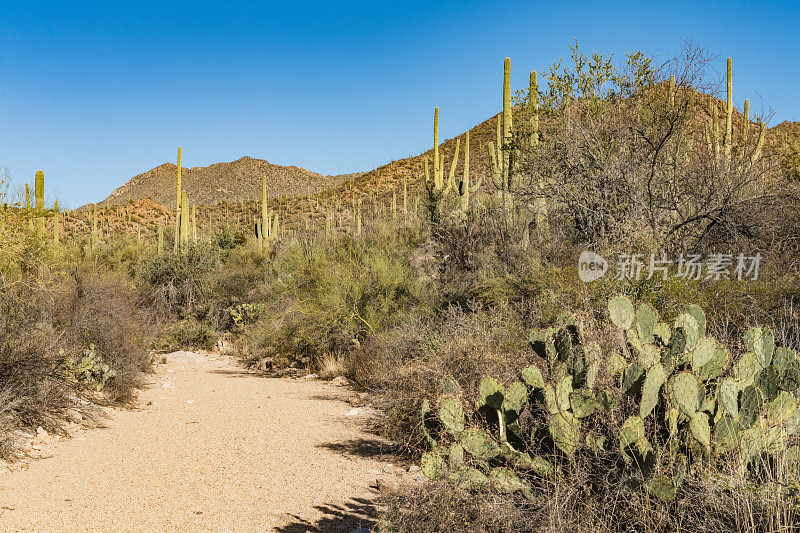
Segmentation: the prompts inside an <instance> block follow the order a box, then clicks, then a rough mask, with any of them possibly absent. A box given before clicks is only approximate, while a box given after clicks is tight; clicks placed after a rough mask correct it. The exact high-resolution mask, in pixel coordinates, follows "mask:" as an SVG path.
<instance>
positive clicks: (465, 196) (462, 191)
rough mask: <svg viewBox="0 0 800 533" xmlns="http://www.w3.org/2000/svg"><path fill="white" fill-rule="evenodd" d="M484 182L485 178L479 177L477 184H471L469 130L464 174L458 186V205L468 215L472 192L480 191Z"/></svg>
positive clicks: (465, 150) (466, 138) (465, 143)
mask: <svg viewBox="0 0 800 533" xmlns="http://www.w3.org/2000/svg"><path fill="white" fill-rule="evenodd" d="M482 182H483V178H482V177H479V178H478V182H477V183H476V184H475V185H470V184H469V132H467V133H466V134H465V136H464V174H463V176H462V177H461V183H460V184H459V186H458V195H459V205H458V206H459V208H460V209H461V213H463V214H465V215H466V214H467V213H468V212H469V207H470V204H469V195H470V193H476V192H478V189H480V188H481V183H482Z"/></svg>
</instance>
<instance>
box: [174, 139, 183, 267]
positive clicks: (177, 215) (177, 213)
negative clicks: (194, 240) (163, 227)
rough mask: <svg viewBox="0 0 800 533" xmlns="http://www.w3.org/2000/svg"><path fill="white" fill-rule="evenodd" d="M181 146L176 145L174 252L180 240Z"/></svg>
mask: <svg viewBox="0 0 800 533" xmlns="http://www.w3.org/2000/svg"><path fill="white" fill-rule="evenodd" d="M181 218H182V217H181V147H180V146H178V191H177V194H176V196H175V253H178V247H179V246H180V244H181V242H182V240H183V239H182V238H181Z"/></svg>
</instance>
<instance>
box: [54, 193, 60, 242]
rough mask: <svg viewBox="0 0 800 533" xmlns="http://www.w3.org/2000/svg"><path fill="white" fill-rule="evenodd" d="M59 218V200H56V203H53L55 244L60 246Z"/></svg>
mask: <svg viewBox="0 0 800 533" xmlns="http://www.w3.org/2000/svg"><path fill="white" fill-rule="evenodd" d="M58 218H59V213H58V200H56V202H55V204H54V205H53V244H55V245H56V246H58V245H59V243H60V242H61V229H60V228H59V227H58V224H59V220H58Z"/></svg>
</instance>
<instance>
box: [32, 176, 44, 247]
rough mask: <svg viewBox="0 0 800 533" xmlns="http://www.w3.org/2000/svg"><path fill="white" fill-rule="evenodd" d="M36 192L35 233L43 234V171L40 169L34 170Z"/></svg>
mask: <svg viewBox="0 0 800 533" xmlns="http://www.w3.org/2000/svg"><path fill="white" fill-rule="evenodd" d="M34 187H35V188H34V192H35V193H36V207H35V216H36V233H37V234H39V235H43V234H44V172H42V171H41V170H37V171H36V182H35V186H34Z"/></svg>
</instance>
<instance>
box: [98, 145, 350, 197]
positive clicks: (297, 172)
mask: <svg viewBox="0 0 800 533" xmlns="http://www.w3.org/2000/svg"><path fill="white" fill-rule="evenodd" d="M177 171H178V167H177V166H176V165H174V164H172V163H165V164H163V165H160V166H158V167H156V168H154V169H152V170H148V171H147V172H145V173H143V174H139V175H138V176H134V177H133V178H131V179H130V180H128V182H127V183H125V184H124V185H122V186H121V187H118V188H117V189H115V190H114V192H112V193H111V194H110V195H109V196H108V198H106V200H104V201H103V203H105V202H106V201H107V202H109V203H110V204H112V205H120V204H125V203H128V200H131V201H134V202H137V201H140V200H143V199H145V198H151V199H152V200H154V201H156V202H158V203H160V204H162V205H165V206H171V205H173V204H174V202H175V191H176V179H177ZM265 175H266V176H267V194H268V195H269V197H270V198H278V197H284V198H286V197H293V196H305V195H306V194H307V193H308V192H309V191H310V192H311V194H315V193H318V192H320V191H322V190H324V189H327V188H330V187H332V186H334V185H337V184H338V183H341V182H342V181H345V180H347V179H349V178H350V177H351V176H353V175H351V174H345V175H341V176H323V175H321V174H317V173H316V172H311V171H309V170H306V169H304V168H300V167H296V166H288V167H284V166H280V165H273V164H272V163H268V162H267V161H264V160H263V159H253V158H252V157H242V158H241V159H237V160H236V161H231V162H230V163H215V164H213V165H209V166H207V167H193V168H185V167H183V169H182V171H181V180H182V186H183V188H184V189H185V190H186V193H187V195H188V196H189V202H190V203H194V204H198V205H214V204H217V203H219V202H223V201H224V202H229V203H237V202H239V201H240V200H241V201H244V202H252V201H254V200H256V199H260V198H261V179H262V177H263V176H265ZM359 175H360V174H356V175H355V176H359Z"/></svg>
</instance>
